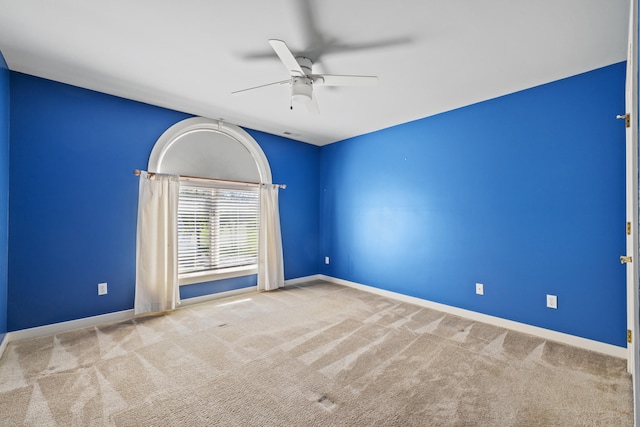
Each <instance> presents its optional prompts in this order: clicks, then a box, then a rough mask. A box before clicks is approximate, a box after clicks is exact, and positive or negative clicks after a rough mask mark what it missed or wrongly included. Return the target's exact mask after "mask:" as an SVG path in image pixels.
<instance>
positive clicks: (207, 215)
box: [148, 117, 271, 285]
mask: <svg viewBox="0 0 640 427" xmlns="http://www.w3.org/2000/svg"><path fill="white" fill-rule="evenodd" d="M148 170H149V171H151V172H157V173H166V174H175V175H180V176H192V177H202V178H213V179H218V180H230V181H246V182H256V183H266V184H269V183H271V168H270V167H269V162H268V161H267V158H266V156H265V155H264V152H263V151H262V149H261V148H260V146H259V145H258V143H257V142H256V141H255V140H254V139H253V138H252V137H251V136H250V135H249V134H248V133H247V132H245V131H244V130H242V129H241V128H240V127H238V126H235V125H232V124H229V123H224V122H220V121H215V120H210V119H205V118H202V117H195V118H191V119H186V120H183V121H181V122H179V123H176V124H175V125H173V126H172V127H170V128H169V129H167V131H165V132H164V133H163V134H162V136H161V137H160V138H159V139H158V141H157V142H156V144H155V145H154V147H153V150H152V152H151V155H150V157H149V164H148ZM258 200H259V199H258V188H257V187H256V186H251V185H243V184H238V183H225V182H216V181H204V180H189V179H183V180H181V183H180V198H179V203H178V269H179V277H180V284H181V285H186V284H190V283H200V282H206V281H210V280H218V279H223V278H229V277H238V276H243V275H249V274H256V273H257V271H258V268H257V254H258V231H259V230H258V227H259V216H260V209H259V201H258Z"/></svg>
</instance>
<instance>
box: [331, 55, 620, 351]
mask: <svg viewBox="0 0 640 427" xmlns="http://www.w3.org/2000/svg"><path fill="white" fill-rule="evenodd" d="M624 81H625V64H624V63H620V64H615V65H612V66H609V67H605V68H602V69H598V70H595V71H592V72H589V73H585V74H581V75H578V76H574V77H571V78H568V79H564V80H561V81H557V82H553V83H550V84H546V85H543V86H539V87H535V88H532V89H529V90H526V91H522V92H518V93H515V94H511V95H508V96H504V97H500V98H497V99H493V100H490V101H486V102H482V103H479V104H475V105H472V106H469V107H465V108H461V109H458V110H455V111H451V112H447V113H444V114H440V115H437V116H433V117H429V118H425V119H422V120H418V121H415V122H411V123H407V124H404V125H400V126H396V127H393V128H389V129H385V130H382V131H379V132H375V133H371V134H367V135H364V136H360V137H357V138H353V139H349V140H346V141H342V142H339V143H336V144H332V145H329V146H325V147H323V148H322V153H321V180H320V185H321V187H320V189H321V236H322V237H321V240H322V243H321V251H320V255H321V257H324V256H329V257H330V261H331V263H330V264H329V265H322V267H321V271H322V272H323V273H324V274H327V275H330V276H334V277H338V278H341V279H345V280H349V281H353V282H357V283H362V284H366V285H370V286H374V287H377V288H381V289H386V290H390V291H394V292H399V293H402V294H406V295H411V296H415V297H419V298H424V299H427V300H431V301H436V302H439V303H443V304H448V305H452V306H456V307H461V308H465V309H469V310H474V311H477V312H481V313H486V314H489V315H493V316H498V317H502V318H505V319H510V320H514V321H518V322H523V323H527V324H531V325H535V326H540V327H543V328H548V329H552V330H556V331H560V332H565V333H569V334H573V335H577V336H580V337H585V338H590V339H593V340H597V341H602V342H606V343H611V344H614V345H618V346H625V345H626V343H625V332H626V303H625V301H626V299H625V268H624V266H621V265H620V262H619V259H618V257H619V256H620V255H621V254H624V253H625V235H624V223H625V193H624V192H625V181H624V165H625V133H624V127H623V126H620V122H619V121H617V120H616V118H615V117H616V115H617V114H620V113H621V112H622V111H624ZM476 282H481V283H484V285H485V295H484V296H478V295H475V283H476ZM547 293H549V294H554V295H557V296H558V306H559V307H558V309H557V310H553V309H549V308H546V306H545V303H546V297H545V295H546V294H547Z"/></svg>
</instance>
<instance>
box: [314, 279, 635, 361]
mask: <svg viewBox="0 0 640 427" xmlns="http://www.w3.org/2000/svg"><path fill="white" fill-rule="evenodd" d="M319 276H321V277H320V279H321V280H326V281H328V282H332V283H335V284H338V285H344V286H348V287H350V288H354V289H359V290H362V291H366V292H371V293H374V294H377V295H381V296H384V297H388V298H393V299H396V300H399V301H403V302H407V303H410V304H415V305H419V306H422V307H427V308H430V309H433V310H438V311H442V312H444V313H448V314H453V315H456V316H460V317H464V318H467V319H470V320H475V321H478V322H482V323H487V324H489V325H494V326H498V327H501V328H505V329H511V330H514V331H517V332H522V333H525V334H529V335H534V336H538V337H540V338H543V339H546V340H549V341H556V342H559V343H562V344H568V345H571V346H574V347H578V348H583V349H585V350H589V351H594V352H597V353H602V354H606V355H608V356H613V357H617V358H620V359H627V349H626V348H625V347H618V346H616V345H612V344H606V343H603V342H600V341H594V340H590V339H587V338H582V337H577V336H575V335H569V334H565V333H563V332H557V331H552V330H550V329H545V328H540V327H538V326H532V325H527V324H526V323H520V322H515V321H513V320H507V319H503V318H501V317H495V316H490V315H488V314H483V313H478V312H475V311H471V310H466V309H463V308H458V307H453V306H450V305H445V304H440V303H437V302H433V301H428V300H425V299H422V298H417V297H412V296H408V295H403V294H400V293H397V292H391V291H386V290H384V289H379V288H374V287H373V286H367V285H362V284H360V283H355V282H350V281H348V280H343V279H338V278H335V277H331V276H325V275H319Z"/></svg>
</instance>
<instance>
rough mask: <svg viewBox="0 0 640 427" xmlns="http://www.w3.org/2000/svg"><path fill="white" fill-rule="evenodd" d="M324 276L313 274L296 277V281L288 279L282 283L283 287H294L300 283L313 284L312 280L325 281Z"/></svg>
mask: <svg viewBox="0 0 640 427" xmlns="http://www.w3.org/2000/svg"><path fill="white" fill-rule="evenodd" d="M325 277H326V276H323V275H322V274H314V275H312V276H305V277H298V278H296V279H289V280H285V281H284V285H285V286H295V285H299V284H301V283H307V282H313V281H314V280H326V279H325Z"/></svg>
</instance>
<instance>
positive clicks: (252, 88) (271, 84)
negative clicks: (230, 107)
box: [231, 79, 290, 95]
mask: <svg viewBox="0 0 640 427" xmlns="http://www.w3.org/2000/svg"><path fill="white" fill-rule="evenodd" d="M289 82H290V80H289V79H287V80H282V81H279V82H273V83H267V84H264V85H260V86H254V87H250V88H247V89H240V90H235V91H233V92H231V94H232V95H234V94H236V93H241V92H247V91H250V90H254V89H260V88H263V87H267V86H275V85H282V84H285V83H289Z"/></svg>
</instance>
